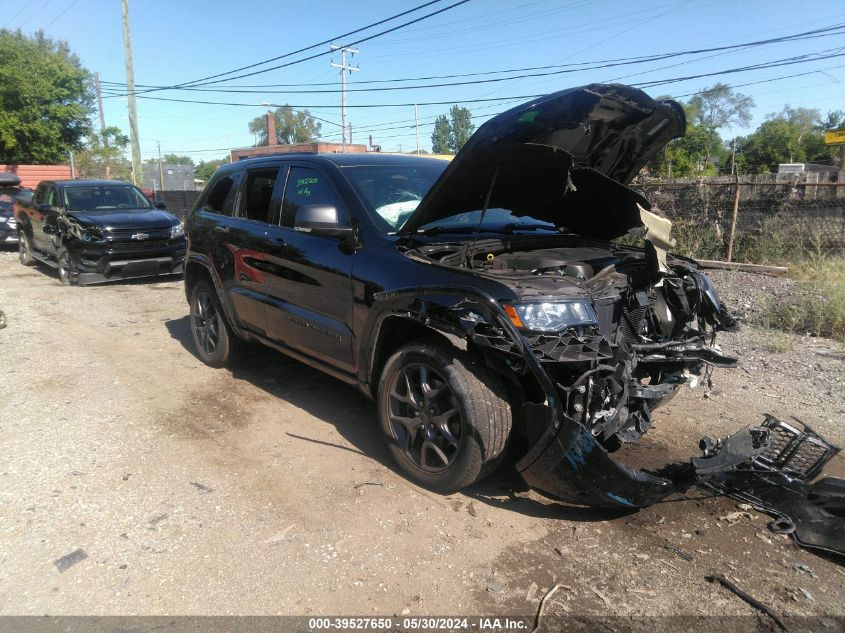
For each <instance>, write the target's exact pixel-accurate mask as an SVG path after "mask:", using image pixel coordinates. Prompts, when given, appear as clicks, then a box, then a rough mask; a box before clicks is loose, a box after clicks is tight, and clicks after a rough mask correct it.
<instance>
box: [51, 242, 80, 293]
mask: <svg viewBox="0 0 845 633" xmlns="http://www.w3.org/2000/svg"><path fill="white" fill-rule="evenodd" d="M56 262H57V263H58V271H59V283H60V284H62V285H63V286H75V285H76V283H77V272H76V269H75V268H74V266H73V261H72V260H71V258H70V251H68V249H66V248H60V249H59V252H58V253H57V254H56Z"/></svg>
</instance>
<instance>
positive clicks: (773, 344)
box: [766, 330, 792, 354]
mask: <svg viewBox="0 0 845 633" xmlns="http://www.w3.org/2000/svg"><path fill="white" fill-rule="evenodd" d="M766 350H768V351H769V352H773V353H775V354H786V353H787V352H791V351H792V335H791V334H788V333H787V332H781V331H778V330H772V331H771V332H770V333H769V335H768V337H767V340H766Z"/></svg>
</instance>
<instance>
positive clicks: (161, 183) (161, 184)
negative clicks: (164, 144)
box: [156, 141, 164, 191]
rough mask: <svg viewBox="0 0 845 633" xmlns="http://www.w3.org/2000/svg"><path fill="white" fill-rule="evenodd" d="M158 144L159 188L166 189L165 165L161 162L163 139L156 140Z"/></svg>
mask: <svg viewBox="0 0 845 633" xmlns="http://www.w3.org/2000/svg"><path fill="white" fill-rule="evenodd" d="M156 143H157V144H158V178H159V181H158V188H159V189H160V190H161V191H164V165H162V164H161V141H156Z"/></svg>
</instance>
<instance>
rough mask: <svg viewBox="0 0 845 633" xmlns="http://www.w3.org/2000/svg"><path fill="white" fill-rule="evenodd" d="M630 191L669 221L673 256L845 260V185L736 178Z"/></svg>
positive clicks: (773, 261)
mask: <svg viewBox="0 0 845 633" xmlns="http://www.w3.org/2000/svg"><path fill="white" fill-rule="evenodd" d="M633 188H634V189H636V190H637V191H639V192H640V193H641V194H642V195H643V196H644V197H645V198H647V199H648V200H649V202H651V203H652V205H653V206H654V207H655V208H656V209H657V211H658V212H659V213H662V214H663V215H665V216H666V217H668V218H669V219H670V220H672V222H673V229H672V234H673V236H674V237H675V238H676V240H677V241H678V245H677V247H676V249H675V250H676V251H677V252H679V253H681V254H684V255H688V256H690V257H694V258H698V259H722V260H724V259H729V258H730V259H732V260H733V261H744V262H754V263H767V264H777V263H781V262H786V261H795V260H796V259H799V258H801V257H802V256H803V255H804V254H806V253H808V252H809V253H812V254H813V255H816V256H818V255H823V256H837V255H839V256H841V255H845V182H836V183H831V182H808V181H803V182H798V181H777V180H768V179H767V180H762V179H759V177H739V179H729V180H715V181H687V182H684V181H676V182H662V183H639V184H634V185H633ZM729 256H732V257H729Z"/></svg>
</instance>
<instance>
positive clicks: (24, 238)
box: [18, 231, 35, 266]
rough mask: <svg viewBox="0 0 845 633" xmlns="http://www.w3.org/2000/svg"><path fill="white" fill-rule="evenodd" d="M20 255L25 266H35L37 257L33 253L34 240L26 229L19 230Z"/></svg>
mask: <svg viewBox="0 0 845 633" xmlns="http://www.w3.org/2000/svg"><path fill="white" fill-rule="evenodd" d="M18 257H20V260H21V264H23V265H24V266H34V265H35V257H34V256H33V254H32V240H31V239H30V237H29V234H28V233H27V232H26V231H18Z"/></svg>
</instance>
